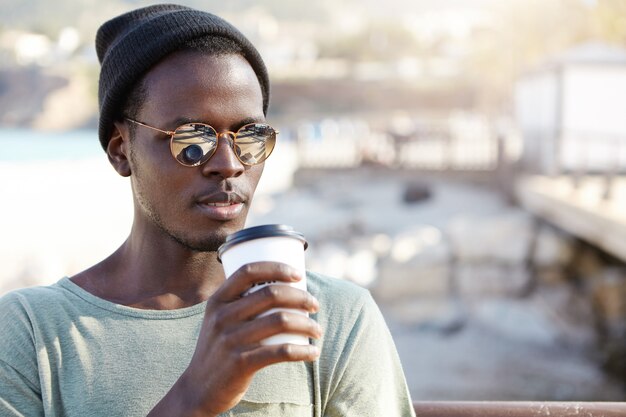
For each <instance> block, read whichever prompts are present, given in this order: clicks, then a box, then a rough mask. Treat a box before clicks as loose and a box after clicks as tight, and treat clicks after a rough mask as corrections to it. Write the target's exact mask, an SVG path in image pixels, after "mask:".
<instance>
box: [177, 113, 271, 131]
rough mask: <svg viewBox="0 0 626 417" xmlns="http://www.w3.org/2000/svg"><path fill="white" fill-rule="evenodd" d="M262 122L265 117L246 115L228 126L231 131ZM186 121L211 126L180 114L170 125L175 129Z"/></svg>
mask: <svg viewBox="0 0 626 417" xmlns="http://www.w3.org/2000/svg"><path fill="white" fill-rule="evenodd" d="M264 122H265V119H263V118H262V117H246V118H244V119H241V120H239V121H238V122H237V123H234V124H233V125H231V126H230V127H229V128H230V129H232V130H233V131H237V130H239V129H240V128H241V127H242V126H245V125H247V124H251V123H264ZM187 123H204V124H208V125H210V126H213V125H212V124H211V123H208V122H204V121H200V120H197V119H192V118H189V117H185V116H181V117H178V118H176V119H174V120H173V121H172V126H173V129H175V128H176V127H178V126H182V125H184V124H187Z"/></svg>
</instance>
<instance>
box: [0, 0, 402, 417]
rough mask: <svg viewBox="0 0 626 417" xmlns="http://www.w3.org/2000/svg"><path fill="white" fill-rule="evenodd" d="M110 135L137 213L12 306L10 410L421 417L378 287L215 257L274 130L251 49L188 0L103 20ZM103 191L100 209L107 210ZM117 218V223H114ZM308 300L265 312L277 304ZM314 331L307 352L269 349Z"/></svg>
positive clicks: (1, 367)
mask: <svg viewBox="0 0 626 417" xmlns="http://www.w3.org/2000/svg"><path fill="white" fill-rule="evenodd" d="M96 48H97V51H98V56H99V59H100V61H101V64H102V69H101V74H100V84H99V99H100V125H99V137H100V141H101V143H102V146H103V148H104V149H105V151H106V153H107V156H108V158H109V160H110V162H111V165H112V166H113V168H114V169H115V170H116V171H117V172H118V173H119V174H120V175H122V176H125V177H129V178H130V182H131V186H132V190H133V199H134V221H133V225H132V229H131V231H130V235H129V237H128V239H127V240H126V241H125V242H124V243H123V244H122V246H121V247H120V248H119V249H118V250H117V251H116V252H114V253H113V254H112V255H111V256H109V257H108V258H107V259H105V260H103V261H102V262H100V263H99V264H97V265H95V266H93V267H91V268H89V269H87V270H85V271H83V272H81V273H79V274H77V275H75V276H73V277H71V278H68V277H66V278H63V279H62V280H60V281H59V282H58V283H56V284H54V285H51V286H48V287H39V288H30V289H22V290H19V291H16V292H14V293H10V294H8V295H6V296H5V297H3V298H2V299H1V300H0V317H1V321H0V335H2V339H1V341H0V416H3V417H4V416H28V417H31V416H44V415H45V416H81V417H85V416H146V415H148V416H168V417H173V416H217V415H220V416H244V415H245V416H291V417H297V416H319V417H321V416H329V417H335V416H354V417H357V416H358V417H364V416H381V417H382V416H385V417H386V416H411V415H413V411H412V408H411V403H410V399H409V395H408V391H407V387H406V383H405V380H404V376H403V374H402V370H401V368H400V365H399V360H398V357H397V354H396V351H395V348H394V346H393V342H392V341H391V337H390V335H389V332H388V330H387V328H386V326H385V324H384V321H383V319H382V317H381V315H380V312H379V311H378V309H377V307H376V305H375V304H374V302H373V301H372V299H371V297H370V296H369V293H367V291H365V290H362V289H360V288H358V287H356V286H354V285H352V284H349V283H346V282H343V281H339V280H334V279H330V278H325V277H321V276H319V275H316V274H313V273H308V274H307V285H308V290H309V291H308V292H305V291H300V290H298V289H295V288H292V287H289V286H269V287H266V288H265V289H264V290H260V291H257V292H255V293H254V294H250V295H248V296H246V297H241V294H242V293H244V292H245V291H246V290H247V289H248V288H250V287H251V286H252V285H254V284H256V283H260V282H264V281H269V280H273V281H280V282H294V281H297V280H300V279H302V277H300V276H298V274H297V273H296V272H295V271H294V270H292V269H290V268H289V267H288V266H286V265H282V264H276V263H254V264H249V265H247V266H245V267H242V268H241V269H240V270H238V271H237V272H236V273H234V274H233V276H231V277H230V278H229V279H228V280H226V279H225V277H224V272H223V269H222V267H221V265H220V263H219V261H218V259H217V256H216V251H217V249H218V247H219V246H220V244H222V243H223V242H224V240H225V238H226V236H228V235H229V234H231V233H233V232H235V231H237V230H240V229H241V228H243V226H244V222H245V219H246V215H247V212H248V209H249V207H250V203H251V201H252V197H253V194H254V190H255V187H256V185H257V183H258V181H259V178H260V176H261V173H262V171H263V165H264V161H265V159H266V158H267V157H268V156H269V154H270V153H271V150H272V148H273V144H274V140H275V138H276V132H275V131H274V130H273V128H272V127H271V126H269V125H268V124H267V123H266V122H265V115H266V113H267V109H268V105H269V81H268V76H267V71H266V68H265V65H264V64H263V61H262V59H261V57H260V56H259V54H258V52H257V51H256V49H255V48H254V47H253V46H252V44H251V43H250V42H249V41H248V40H247V39H246V38H245V37H244V36H243V35H242V34H241V33H240V32H239V31H237V29H235V28H234V27H233V26H231V25H230V24H228V23H226V22H225V21H224V20H222V19H220V18H218V17H216V16H214V15H211V14H208V13H204V12H200V11H197V10H193V9H190V8H187V7H182V6H177V5H156V6H150V7H147V8H142V9H138V10H135V11H132V12H129V13H126V14H124V15H121V16H118V17H117V18H114V19H112V20H110V21H108V22H106V23H105V24H104V25H103V26H102V27H101V28H100V30H99V31H98V35H97V38H96ZM97 203H98V202H94V204H97ZM105 220H106V219H105ZM276 307H280V308H292V309H293V308H295V309H301V310H306V311H308V312H309V313H310V317H306V316H303V315H299V314H290V313H285V312H280V313H274V314H270V315H266V316H263V317H261V316H260V314H261V313H263V312H266V311H267V310H269V309H272V308H276ZM285 332H287V333H294V334H299V335H304V336H306V337H308V338H310V339H311V340H312V344H311V345H310V346H300V345H290V344H283V345H274V346H266V345H262V344H260V343H259V342H260V341H261V340H262V339H264V338H267V337H268V336H271V335H275V334H278V333H285Z"/></svg>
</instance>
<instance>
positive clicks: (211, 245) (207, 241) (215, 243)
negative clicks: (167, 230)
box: [170, 224, 243, 252]
mask: <svg viewBox="0 0 626 417" xmlns="http://www.w3.org/2000/svg"><path fill="white" fill-rule="evenodd" d="M241 229H243V225H239V224H238V225H223V227H219V228H215V229H213V230H211V231H210V232H208V233H207V234H206V235H205V236H202V237H197V236H196V237H193V238H189V237H187V238H184V237H181V236H174V235H172V234H170V236H171V237H172V238H173V239H174V240H176V241H177V242H178V243H180V244H181V245H183V246H185V247H186V248H188V249H191V250H194V251H198V252H217V250H218V249H219V247H220V246H221V245H222V244H223V243H224V242H225V241H226V238H227V237H228V235H230V234H233V233H235V232H237V231H239V230H241Z"/></svg>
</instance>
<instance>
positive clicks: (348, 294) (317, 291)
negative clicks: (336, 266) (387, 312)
mask: <svg viewBox="0 0 626 417" xmlns="http://www.w3.org/2000/svg"><path fill="white" fill-rule="evenodd" d="M307 287H308V290H309V292H310V293H311V294H312V295H313V296H314V297H315V298H317V300H318V301H319V304H320V310H319V312H318V313H317V314H315V315H314V316H313V318H314V319H315V320H316V321H317V322H318V323H319V324H320V325H321V326H322V329H324V334H325V337H324V339H326V340H330V341H333V342H340V343H339V344H341V342H344V343H346V342H348V340H349V339H352V338H354V337H356V335H357V334H360V333H361V332H363V331H373V330H374V329H375V328H378V327H380V326H383V327H384V320H383V319H382V316H381V314H380V310H379V309H378V306H377V305H376V303H375V302H374V300H373V298H372V296H371V295H370V292H369V291H368V290H367V289H365V288H363V287H360V286H358V285H356V284H354V283H352V282H350V281H345V280H340V279H337V278H331V277H327V276H324V275H320V274H316V273H312V272H308V273H307ZM366 328H369V329H370V330H365V329H366ZM337 347H338V346H337Z"/></svg>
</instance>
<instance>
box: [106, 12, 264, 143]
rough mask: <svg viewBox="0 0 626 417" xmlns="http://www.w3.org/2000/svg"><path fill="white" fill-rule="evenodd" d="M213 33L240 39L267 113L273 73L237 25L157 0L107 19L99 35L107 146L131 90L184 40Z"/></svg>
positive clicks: (239, 42) (238, 42)
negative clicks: (268, 70)
mask: <svg viewBox="0 0 626 417" xmlns="http://www.w3.org/2000/svg"><path fill="white" fill-rule="evenodd" d="M207 35H215V36H221V37H224V38H228V39H231V40H233V41H234V42H235V43H237V44H238V45H239V46H240V47H241V49H242V53H243V56H244V58H246V59H247V60H248V62H249V63H250V65H251V66H252V69H253V70H254V72H255V73H256V75H257V78H258V79H259V83H260V85H261V91H262V93H263V113H264V114H266V115H267V108H268V105H269V78H268V75H267V69H266V67H265V64H264V63H263V59H262V58H261V55H260V54H259V52H258V51H257V50H256V48H255V47H254V46H253V45H252V43H250V41H249V40H248V39H246V37H245V36H244V35H243V34H242V33H241V32H239V30H237V29H236V28H235V27H234V26H233V25H231V24H230V23H228V22H226V21H225V20H224V19H222V18H220V17H218V16H215V15H213V14H211V13H207V12H202V11H199V10H195V9H191V8H189V7H185V6H179V5H175V4H158V5H154V6H148V7H144V8H141V9H137V10H133V11H130V12H128V13H124V14H122V15H120V16H117V17H115V18H113V19H111V20H109V21H107V22H105V23H104V24H103V25H102V26H100V29H98V33H97V35H96V51H97V53H98V59H99V60H100V64H101V65H102V68H101V70H100V82H99V86H98V101H99V103H100V124H99V128H98V129H99V130H98V135H99V137H100V143H101V144H102V147H103V148H104V149H105V150H106V148H107V145H108V142H109V136H110V134H111V127H112V124H113V121H114V118H115V116H116V115H117V114H118V113H119V111H120V107H121V106H122V105H124V101H125V99H126V95H127V94H128V93H129V89H130V88H131V87H133V86H134V84H135V83H136V82H137V81H139V79H140V78H141V77H142V76H143V75H144V74H145V73H146V72H147V71H148V70H149V69H150V68H152V67H153V66H154V65H156V64H157V63H158V62H159V61H160V60H161V59H163V58H164V57H165V56H166V55H168V54H170V53H172V52H175V51H176V50H178V49H179V48H180V47H181V45H183V44H184V43H185V42H187V41H189V40H191V39H195V38H199V37H203V36H207Z"/></svg>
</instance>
